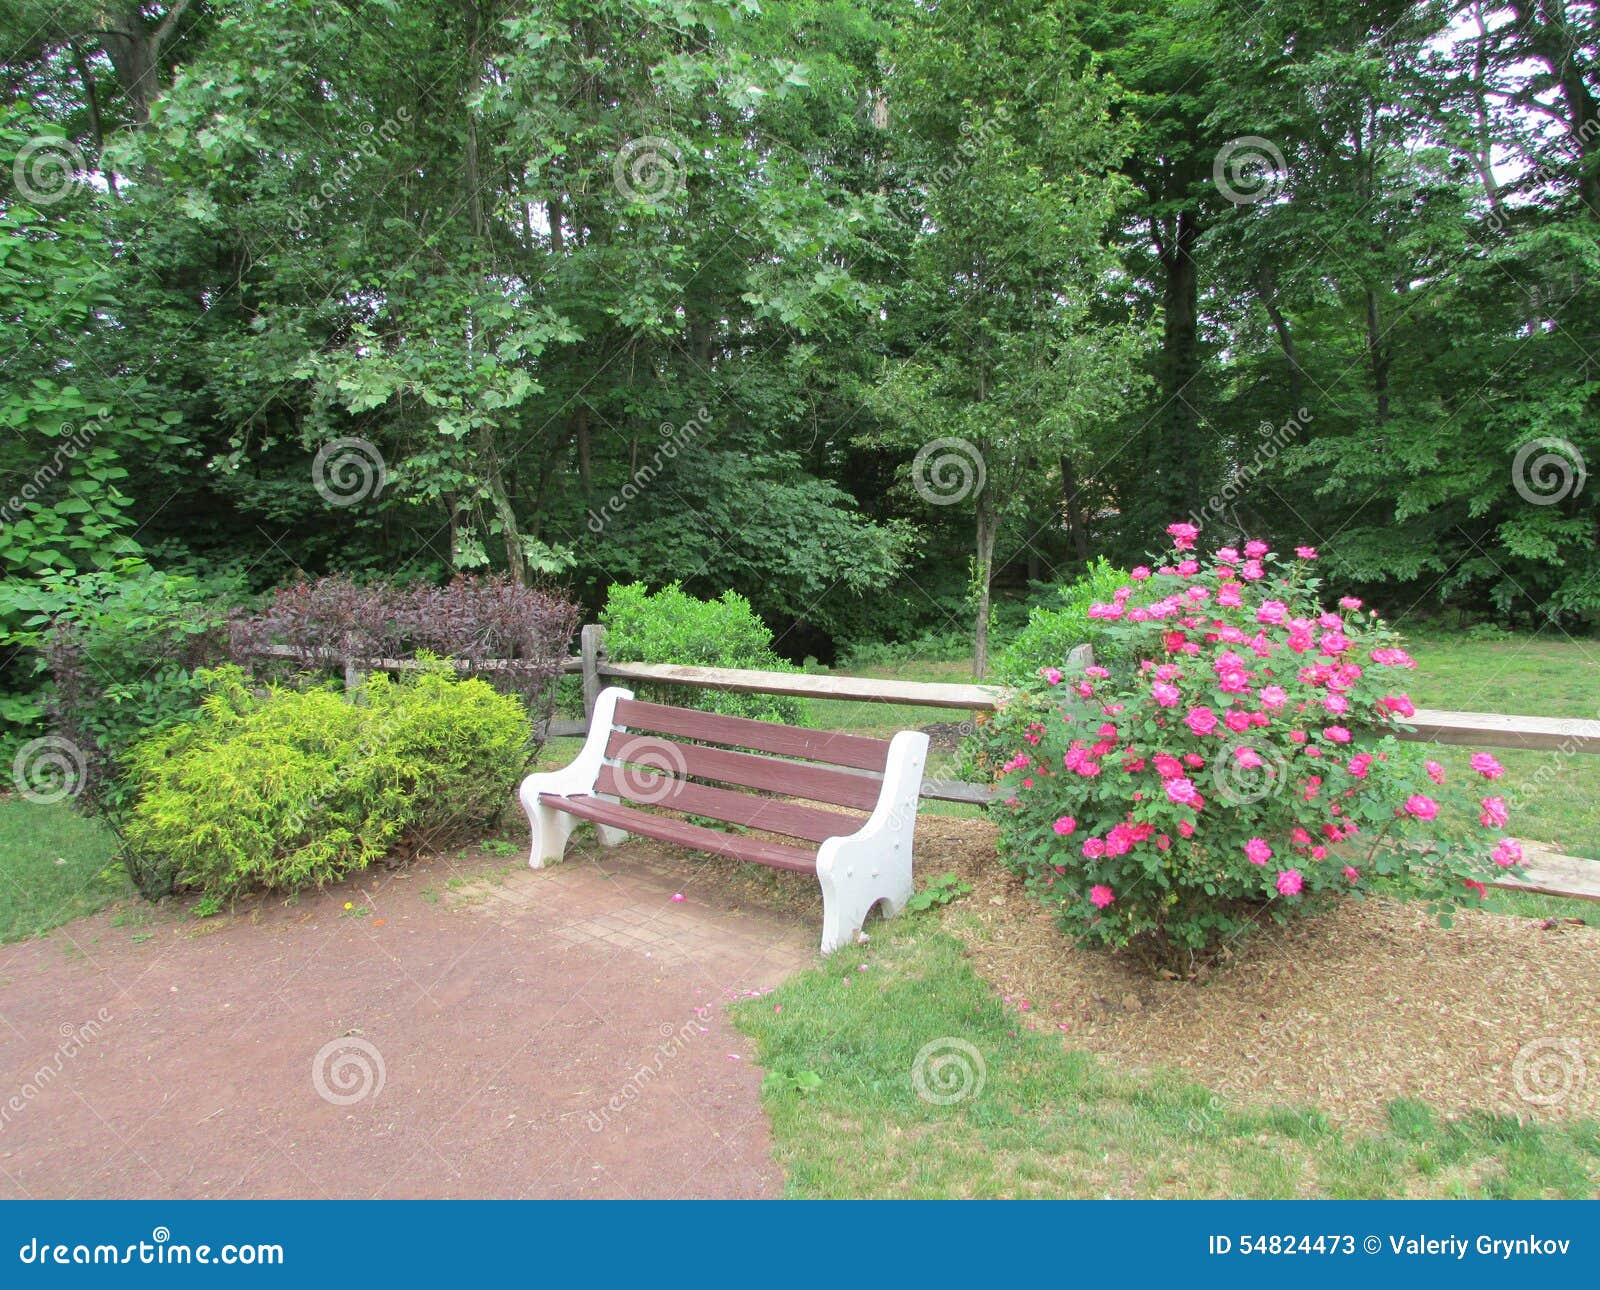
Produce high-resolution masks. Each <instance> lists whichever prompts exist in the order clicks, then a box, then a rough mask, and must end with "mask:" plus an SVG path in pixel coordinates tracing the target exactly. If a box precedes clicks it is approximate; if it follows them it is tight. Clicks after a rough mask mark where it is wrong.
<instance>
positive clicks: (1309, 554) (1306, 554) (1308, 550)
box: [1294, 546, 1317, 891]
mask: <svg viewBox="0 0 1600 1290" xmlns="http://www.w3.org/2000/svg"><path fill="white" fill-rule="evenodd" d="M1294 553H1295V554H1296V555H1297V556H1299V557H1300V558H1301V559H1302V560H1315V559H1316V558H1317V548H1316V547H1314V546H1297V547H1295V549H1294ZM1295 890H1296V891H1298V890H1299V888H1298V887H1297V888H1295Z"/></svg>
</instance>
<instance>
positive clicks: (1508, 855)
mask: <svg viewBox="0 0 1600 1290" xmlns="http://www.w3.org/2000/svg"><path fill="white" fill-rule="evenodd" d="M1490 859H1492V860H1493V861H1494V862H1495V863H1496V864H1497V865H1499V866H1500V867H1501V868H1502V869H1509V868H1510V867H1511V866H1512V865H1514V864H1521V863H1522V845H1521V844H1520V843H1519V842H1517V841H1516V840H1515V839H1514V838H1501V839H1500V845H1499V846H1497V847H1495V849H1494V854H1493V855H1492V856H1490Z"/></svg>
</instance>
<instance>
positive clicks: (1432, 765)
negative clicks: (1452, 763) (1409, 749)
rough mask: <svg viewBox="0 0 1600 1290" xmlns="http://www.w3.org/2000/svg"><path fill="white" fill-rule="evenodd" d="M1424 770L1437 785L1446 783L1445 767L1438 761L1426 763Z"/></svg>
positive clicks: (1423, 765)
mask: <svg viewBox="0 0 1600 1290" xmlns="http://www.w3.org/2000/svg"><path fill="white" fill-rule="evenodd" d="M1422 769H1423V770H1425V771H1427V772H1428V778H1429V779H1431V780H1432V781H1433V782H1434V783H1435V784H1442V783H1444V767H1443V766H1441V765H1440V764H1439V763H1438V762H1436V761H1429V762H1424V763H1423V764H1422Z"/></svg>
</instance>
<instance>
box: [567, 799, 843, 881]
mask: <svg viewBox="0 0 1600 1290" xmlns="http://www.w3.org/2000/svg"><path fill="white" fill-rule="evenodd" d="M539 800H540V801H541V802H543V803H544V804H545V805H546V806H548V807H550V808H551V809H552V810H556V811H565V812H567V814H569V815H576V816H577V817H578V818H579V819H580V820H588V821H589V822H590V823H591V824H604V825H607V826H609V827H610V828H613V829H621V830H622V831H623V832H625V833H632V834H635V835H637V836H638V837H642V838H654V839H656V841H658V842H672V843H676V844H677V845H678V846H680V847H688V848H690V849H691V850H694V851H709V852H710V853H711V854H712V855H717V856H727V857H728V858H729V859H730V860H745V861H748V862H749V863H751V864H763V865H766V866H767V867H768V868H771V869H789V870H792V871H793V872H795V873H816V871H817V853H816V852H815V851H814V850H802V849H801V848H799V847H786V846H784V845H783V844H782V843H779V842H768V841H766V840H765V839H762V838H752V837H749V836H748V835H746V834H741V833H724V832H723V831H722V830H721V829H708V828H706V827H705V825H703V824H690V823H689V822H688V821H687V820H675V819H673V818H672V817H671V816H667V815H652V814H651V813H650V812H649V811H641V810H640V809H639V808H638V807H636V806H624V805H622V804H621V803H620V802H608V801H606V800H605V799H604V798H600V797H562V796H560V795H559V794H557V793H541V794H539Z"/></svg>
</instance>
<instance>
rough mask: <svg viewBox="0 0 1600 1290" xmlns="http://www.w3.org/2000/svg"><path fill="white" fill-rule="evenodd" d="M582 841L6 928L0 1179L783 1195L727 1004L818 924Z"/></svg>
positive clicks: (147, 1192)
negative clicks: (134, 915) (233, 902)
mask: <svg viewBox="0 0 1600 1290" xmlns="http://www.w3.org/2000/svg"><path fill="white" fill-rule="evenodd" d="M598 854H599V855H603V856H604V859H600V858H597V853H595V852H594V851H593V849H592V848H591V849H590V850H588V851H586V852H584V853H583V854H581V855H580V854H578V853H577V852H576V851H575V852H574V854H573V855H572V856H571V857H569V859H568V861H567V862H566V863H564V864H562V865H559V866H555V867H552V868H549V869H545V870H542V871H539V872H534V871H531V870H528V869H527V868H526V867H525V866H522V865H520V864H519V863H518V862H517V861H516V860H515V859H511V858H499V857H493V856H486V855H483V854H481V853H480V854H477V855H475V856H471V857H467V858H465V859H464V860H446V859H434V860H432V861H421V862H418V863H416V864H414V865H412V866H410V867H409V868H407V869H404V870H400V871H397V872H394V873H381V874H378V873H375V874H371V875H368V876H367V877H366V879H365V880H364V881H363V882H360V883H354V882H352V883H347V884H344V885H342V886H341V887H338V888H335V889H330V890H329V891H327V892H324V893H321V894H319V895H315V896H309V897H305V898H302V899H301V900H299V901H298V902H297V903H293V904H288V905H286V904H284V903H283V902H282V901H281V900H276V901H275V900H261V901H257V902H255V903H253V904H252V905H250V906H248V907H241V908H240V909H239V910H237V911H235V912H234V913H233V914H232V915H226V916H221V917H218V918H215V919H211V920H207V921H205V922H196V921H195V920H194V919H192V918H184V917H182V916H181V915H180V914H179V913H178V912H177V911H173V912H158V913H156V914H155V915H154V916H153V917H150V919H149V921H147V922H146V923H145V924H144V925H143V926H139V925H137V924H136V923H133V922H130V921H128V912H127V911H124V912H123V913H122V914H121V915H116V914H105V915H101V916H97V917H94V918H89V919H84V920H81V921H78V922H75V923H72V924H70V925H69V926H67V927H64V928H61V929H59V930H58V931H57V932H55V933H54V934H52V935H50V936H47V937H44V938H41V939H39V940H35V941H28V942H23V943H21V944H16V945H10V946H5V947H0V1196H4V1197H8V1198H20V1197H70V1196H79V1197H126V1196H143V1197H151V1198H165V1197H202V1198H206V1197H229V1196H232V1197H324V1196H327V1197H418V1196H441V1197H457V1196H463V1197H467V1196H471V1197H476V1196H485V1197H549V1196H584V1197H587V1196H667V1197H672V1196H696V1197H762V1196H774V1195H777V1194H780V1192H781V1190H782V1178H781V1176H780V1174H779V1171H778V1170H777V1169H776V1167H775V1166H774V1165H773V1164H772V1161H771V1157H770V1153H769V1148H768V1136H767V1126H766V1122H765V1120H764V1118H763V1116H762V1113H761V1109H760V1105H759V1100H758V1091H759V1086H760V1072H759V1071H758V1070H756V1069H755V1068H754V1066H753V1063H752V1061H751V1052H750V1048H749V1045H748V1043H747V1041H746V1040H745V1039H744V1037H743V1036H742V1035H740V1034H739V1033H738V1032H736V1031H734V1030H733V1029H732V1027H731V1026H730V1025H729V1024H728V1022H727V1020H726V1016H725V1007H724V1005H725V1003H726V1002H727V1001H728V1000H731V999H734V998H738V997H741V996H743V995H745V994H746V993H748V992H751V991H764V990H767V989H769V988H771V987H772V986H773V985H775V984H776V983H777V982H778V981H779V980H781V979H782V978H783V977H784V976H785V975H787V974H788V973H789V972H791V971H793V970H794V969H795V968H797V967H798V966H800V965H802V964H804V963H807V962H809V961H810V960H811V958H812V956H813V953H814V950H815V938H816V936H817V930H816V924H815V923H812V922H806V921H802V920H801V919H799V918H797V917H796V916H795V915H794V914H793V913H790V912H783V911H781V910H774V909H772V908H763V907H761V906H760V905H759V904H755V905H752V904H748V903H747V904H742V905H740V906H739V907H738V908H732V907H730V901H729V900H728V899H727V896H726V892H725V890H724V889H723V888H722V887H719V886H717V885H716V884H709V885H708V883H707V882H706V881H704V880H703V879H702V878H700V877H697V873H698V871H699V866H698V865H697V863H696V861H695V859H694V857H692V856H685V857H682V858H675V859H673V860H672V861H670V862H669V861H667V860H665V859H664V858H662V857H661V856H660V854H659V853H657V852H654V851H651V850H647V849H645V848H643V847H639V846H632V847H625V848H622V849H621V850H619V851H613V852H604V853H598ZM701 863H702V864H703V863H704V862H703V861H702V862H701ZM677 894H681V895H682V896H683V899H682V900H677V899H674V897H675V895H677Z"/></svg>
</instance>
